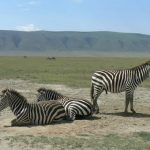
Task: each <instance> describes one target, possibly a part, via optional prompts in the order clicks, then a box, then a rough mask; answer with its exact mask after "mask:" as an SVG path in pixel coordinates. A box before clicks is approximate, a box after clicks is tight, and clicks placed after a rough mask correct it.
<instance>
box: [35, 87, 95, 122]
mask: <svg viewBox="0 0 150 150" xmlns="http://www.w3.org/2000/svg"><path fill="white" fill-rule="evenodd" d="M37 91H38V96H37V101H38V102H39V101H43V100H44V101H45V100H57V101H58V102H60V103H62V105H63V106H64V108H65V111H66V115H67V116H68V117H69V120H72V121H73V120H75V119H76V118H77V117H79V118H85V117H86V116H91V115H92V110H93V108H92V107H93V106H92V104H91V103H90V102H89V101H88V100H85V99H79V98H78V99H77V98H71V97H67V96H63V95H62V94H60V93H58V92H56V91H54V90H51V89H45V88H40V89H38V90H37Z"/></svg>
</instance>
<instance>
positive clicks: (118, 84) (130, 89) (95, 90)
mask: <svg viewBox="0 0 150 150" xmlns="http://www.w3.org/2000/svg"><path fill="white" fill-rule="evenodd" d="M148 77H150V61H147V62H146V63H144V64H141V65H139V66H137V67H133V68H131V69H125V70H118V71H117V70H116V71H106V70H105V71H97V72H95V73H94V74H93V76H92V81H91V101H92V103H93V108H94V110H93V111H94V112H95V113H99V107H98V104H97V99H98V97H99V96H100V94H101V93H102V92H103V91H106V93H107V91H109V92H112V93H119V92H123V91H125V92H126V101H125V110H124V112H125V113H127V112H128V105H129V103H130V109H131V111H132V112H133V113H136V112H135V110H134V109H133V94H134V90H135V88H136V87H137V86H138V85H139V84H140V83H141V82H143V81H144V80H145V79H147V78H148Z"/></svg>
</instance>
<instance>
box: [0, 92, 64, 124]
mask: <svg viewBox="0 0 150 150" xmlns="http://www.w3.org/2000/svg"><path fill="white" fill-rule="evenodd" d="M8 106H9V107H10V108H11V110H12V112H13V113H14V115H15V116H16V118H15V119H14V120H12V121H11V125H12V126H25V125H44V124H50V123H51V122H52V121H53V120H61V119H63V118H65V116H66V115H65V110H64V107H63V106H62V104H61V103H56V102H54V101H52V102H51V103H50V102H49V103H47V102H42V103H38V104H37V103H33V104H30V103H28V102H27V100H26V98H25V97H24V96H22V95H21V94H20V93H18V92H17V91H15V90H11V89H6V90H3V91H2V95H1V101H0V111H2V110H3V109H5V108H6V107H8Z"/></svg>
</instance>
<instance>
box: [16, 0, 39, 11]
mask: <svg viewBox="0 0 150 150" xmlns="http://www.w3.org/2000/svg"><path fill="white" fill-rule="evenodd" d="M39 3H40V0H28V1H22V2H20V3H18V4H17V7H18V8H19V9H21V10H23V11H29V10H30V9H32V7H35V6H36V5H37V4H39Z"/></svg>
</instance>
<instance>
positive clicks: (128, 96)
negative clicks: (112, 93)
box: [125, 91, 136, 113]
mask: <svg viewBox="0 0 150 150" xmlns="http://www.w3.org/2000/svg"><path fill="white" fill-rule="evenodd" d="M133 94H134V91H126V104H125V113H128V105H129V103H130V110H131V111H132V113H136V112H135V110H134V109H133Z"/></svg>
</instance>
